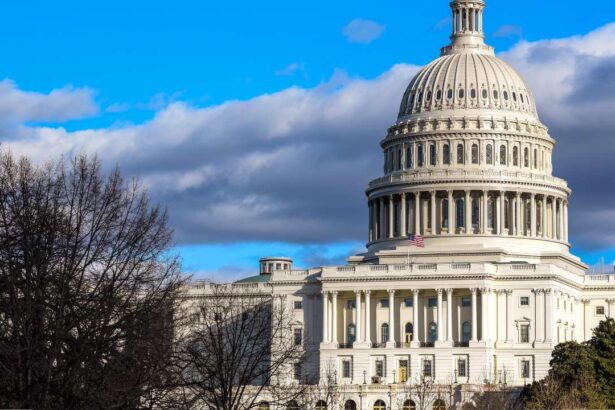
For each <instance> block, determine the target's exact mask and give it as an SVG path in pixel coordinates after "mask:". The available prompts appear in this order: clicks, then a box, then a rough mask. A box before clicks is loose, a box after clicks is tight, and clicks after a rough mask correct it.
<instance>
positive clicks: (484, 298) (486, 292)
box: [480, 288, 491, 343]
mask: <svg viewBox="0 0 615 410" xmlns="http://www.w3.org/2000/svg"><path fill="white" fill-rule="evenodd" d="M490 296H491V289H487V288H483V289H481V290H480V297H481V305H482V306H481V308H482V309H481V310H482V321H481V322H482V335H481V336H482V337H481V342H487V343H488V342H490V341H491V335H490V334H489V297H490Z"/></svg>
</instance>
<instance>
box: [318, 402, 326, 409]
mask: <svg viewBox="0 0 615 410" xmlns="http://www.w3.org/2000/svg"><path fill="white" fill-rule="evenodd" d="M316 410H327V403H326V402H325V401H324V400H318V401H317V402H316Z"/></svg>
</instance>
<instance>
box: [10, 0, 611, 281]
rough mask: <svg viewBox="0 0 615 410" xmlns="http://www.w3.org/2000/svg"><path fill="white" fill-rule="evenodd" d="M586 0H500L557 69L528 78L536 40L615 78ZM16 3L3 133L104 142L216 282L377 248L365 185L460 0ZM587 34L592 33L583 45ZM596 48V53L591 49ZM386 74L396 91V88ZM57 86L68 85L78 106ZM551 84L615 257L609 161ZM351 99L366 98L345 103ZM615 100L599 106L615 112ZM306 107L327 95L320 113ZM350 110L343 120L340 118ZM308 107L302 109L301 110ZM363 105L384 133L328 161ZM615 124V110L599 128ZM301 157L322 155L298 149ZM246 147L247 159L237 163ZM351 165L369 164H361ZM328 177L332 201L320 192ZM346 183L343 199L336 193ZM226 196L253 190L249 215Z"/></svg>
mask: <svg viewBox="0 0 615 410" xmlns="http://www.w3.org/2000/svg"><path fill="white" fill-rule="evenodd" d="M580 6H581V5H580V4H579V3H578V2H573V1H570V0H564V1H544V0H542V1H536V0H533V1H530V0H515V1H512V0H506V1H504V0H497V1H496V0H487V11H486V15H485V30H486V34H487V37H488V39H487V41H488V42H489V44H491V45H493V46H495V47H496V50H497V51H498V52H503V53H504V55H506V56H507V57H506V56H505V57H504V58H507V59H508V60H510V61H511V62H513V63H514V62H517V65H516V66H519V67H520V70H521V72H522V74H524V75H525V76H526V78H527V79H528V81H529V82H530V84H531V85H533V86H540V84H541V83H540V79H535V78H528V75H529V76H530V77H532V75H531V73H533V72H534V71H533V70H535V66H534V65H532V64H536V61H535V59H534V60H533V59H532V58H531V56H530V54H528V53H527V49H528V48H531V49H538V50H541V49H549V50H551V51H552V53H551V54H545V55H548V56H550V57H547V59H550V60H548V61H546V62H545V64H553V65H554V66H557V65H558V64H559V65H561V63H560V61H565V62H566V64H572V65H575V67H581V66H583V64H590V63H588V61H590V62H591V64H594V65H592V66H591V67H590V68H591V69H596V70H598V68H599V67H602V71H596V72H601V73H605V72H606V75H607V76H610V74H611V72H615V69H613V70H611V60H613V55H612V54H609V53H607V52H606V51H603V50H602V49H601V48H600V47H604V48H609V46H611V48H612V44H613V42H610V43H609V41H610V40H611V37H609V36H610V31H609V30H606V31H607V33H606V34H604V33H602V32H600V33H598V34H591V33H593V32H595V31H596V30H600V29H601V28H604V27H605V26H607V25H608V24H610V23H612V22H613V21H615V2H612V1H592V2H586V3H584V4H582V10H581V9H580V8H579V7H580ZM0 15H1V17H0V19H1V24H0V38H2V39H4V40H3V41H2V42H1V43H0V47H1V48H2V56H3V58H2V68H1V73H0V74H1V77H2V78H5V79H7V80H6V81H8V80H10V82H6V83H5V84H4V85H5V86H6V87H5V88H6V90H5V93H4V94H2V95H0V131H1V132H2V140H3V142H6V143H7V145H9V146H12V147H15V148H14V149H15V150H16V151H17V152H23V153H25V154H28V155H32V156H34V157H36V158H38V157H41V156H42V157H44V155H48V154H41V153H49V152H50V149H49V147H48V146H46V145H45V144H52V145H50V146H52V147H53V149H52V150H51V151H53V152H54V153H67V152H68V153H75V152H79V151H86V152H90V151H91V152H98V153H99V155H101V157H102V158H103V160H107V161H108V162H109V163H119V164H120V166H121V167H122V169H124V170H125V172H126V173H128V174H131V175H135V176H138V177H140V178H142V179H143V180H144V181H145V183H146V185H147V186H148V187H149V188H150V189H151V190H152V192H153V194H154V197H155V198H156V199H157V200H159V201H160V202H163V203H165V204H167V205H168V206H169V209H170V211H171V215H172V218H175V219H172V221H174V223H176V224H177V231H178V236H177V249H178V251H179V252H180V253H181V254H182V255H183V256H184V260H185V264H184V268H185V269H186V271H188V272H191V273H194V274H195V275H197V276H214V277H217V278H235V277H237V276H241V275H247V274H249V273H250V272H251V271H253V270H256V268H257V259H258V257H259V256H263V255H271V254H283V255H288V256H293V257H295V258H296V259H297V262H298V264H299V265H303V266H306V265H311V264H319V263H322V264H326V263H340V262H342V261H343V259H344V255H347V254H348V253H350V252H353V251H356V250H357V249H360V248H361V246H362V243H363V240H364V236H365V232H364V231H365V226H366V224H365V221H364V218H365V216H366V215H367V213H366V212H364V209H363V207H364V203H363V196H362V189H363V188H364V186H365V185H366V184H367V182H368V180H369V179H370V178H372V177H375V176H377V174H378V172H379V170H380V163H379V158H380V155H379V147H378V141H379V139H380V137H381V136H382V133H383V132H384V130H385V128H386V125H387V124H389V123H391V122H392V121H393V119H394V115H395V111H396V105H397V104H398V103H399V97H400V96H401V93H402V92H403V88H404V86H405V84H406V83H407V82H408V81H409V79H410V78H411V76H412V74H413V73H414V72H415V71H416V69H417V68H418V66H421V65H423V64H425V63H427V62H429V61H430V60H432V59H434V58H435V57H437V55H438V51H439V49H440V47H442V46H444V45H446V44H447V42H448V35H449V31H450V19H449V8H448V1H446V0H430V1H414V0H406V1H400V0H395V1H391V0H385V1H379V2H374V1H371V2H368V1H352V2H350V1H336V2H331V1H323V0H314V1H310V2H288V1H261V2H253V1H233V2H231V1H218V2H211V1H196V0H195V1H188V0H176V1H174V2H162V1H130V2H126V1H117V0H108V1H106V2H104V3H103V2H83V1H54V2H49V1H28V2H2V13H0ZM576 36H588V37H587V39H586V40H587V41H586V42H585V43H583V44H582V45H578V44H577V43H578V42H577V41H576V40H575V39H576V38H577V37H576ZM549 39H561V42H562V43H561V44H565V46H566V47H571V49H574V50H575V51H574V53H572V54H574V55H575V56H577V57H578V58H575V59H573V60H567V58H570V53H567V54H566V56H560V55H559V54H558V55H557V56H554V55H555V54H557V53H556V52H555V51H554V50H561V49H562V46H561V44H560V43H553V42H549V41H548V40H549ZM597 43H600V44H599V45H596V44H597ZM575 47H576V48H575ZM583 47H585V48H591V47H595V48H596V50H595V51H594V52H591V53H589V54H587V53H584V52H583V50H582V48H583ZM523 53H526V54H523ZM588 55H589V56H591V58H588ZM528 56H530V57H528ZM597 60H600V61H597ZM605 67H606V68H605ZM605 70H606V71H605ZM577 71H578V70H577ZM577 71H575V72H574V73H572V72H571V73H568V74H567V75H568V76H569V77H570V76H572V75H578V72H577ZM563 78H566V77H563ZM609 78H610V77H609ZM614 78H615V76H614ZM581 80H582V78H580V79H579V80H578V83H579V84H580V83H581ZM534 82H536V84H534ZM583 84H585V88H586V89H589V88H591V86H592V84H589V83H587V82H585V83H583ZM609 84H610V83H609ZM614 84H615V82H614ZM384 85H386V86H387V87H390V88H391V91H387V92H386V93H385V92H380V90H381V87H383V86H384ZM53 90H56V91H57V90H61V94H62V98H64V99H63V100H62V104H58V102H57V98H58V93H57V92H56V93H55V94H54V91H53ZM580 91H582V90H580ZM580 91H579V92H580ZM370 93H373V94H370ZM0 94H1V93H0ZM538 94H539V95H538V101H539V103H542V104H543V105H544V106H545V107H546V108H545V114H544V115H543V119H545V120H546V122H547V124H548V125H549V126H550V127H551V129H552V131H554V132H559V134H560V135H562V137H561V138H562V149H561V153H560V154H559V157H556V167H557V166H558V165H560V166H561V170H562V172H560V173H559V174H560V175H562V176H563V177H566V178H569V179H572V182H573V183H575V184H576V185H575V186H573V189H575V192H576V193H577V194H575V196H574V197H573V201H576V200H577V198H578V197H580V198H581V199H579V202H578V203H579V205H578V206H577V208H576V209H575V208H573V209H572V210H571V211H572V212H573V213H571V219H572V218H575V215H576V216H577V217H576V219H577V220H578V222H577V223H576V224H575V223H573V225H572V229H573V231H572V240H573V244H574V245H575V250H576V251H577V252H578V253H579V254H581V255H582V256H583V257H584V258H585V260H586V261H587V262H589V263H594V262H595V261H596V260H598V258H600V257H601V256H605V257H606V259H607V261H609V260H613V259H615V243H614V242H613V238H614V237H613V233H612V232H613V229H612V228H615V223H613V224H611V225H608V228H605V227H603V225H604V224H601V223H600V222H599V221H597V220H596V219H597V216H596V215H601V218H606V219H608V220H612V219H615V217H614V215H613V213H612V212H611V207H609V206H608V204H609V200H610V199H612V198H611V197H608V196H607V194H606V193H603V192H598V193H599V194H601V195H604V199H605V200H606V205H605V206H604V207H603V208H596V207H595V205H593V203H592V201H590V200H589V198H590V196H591V195H592V193H593V192H594V191H592V186H593V183H594V182H595V181H594V180H593V177H594V175H592V174H587V175H586V174H583V177H581V175H580V174H579V173H578V172H577V171H575V170H574V169H573V168H572V167H568V168H566V164H568V163H570V160H569V155H571V154H570V153H572V152H575V145H574V144H575V143H576V142H575V140H573V137H572V131H570V130H571V129H574V128H573V127H574V126H576V125H577V124H568V123H566V126H564V125H562V126H561V129H560V128H558V123H560V122H559V120H560V119H562V118H563V119H565V118H567V117H566V107H565V106H563V105H561V110H560V111H557V110H555V109H551V108H550V107H549V106H550V105H551V100H550V98H551V97H552V96H550V95H549V93H548V92H543V93H540V92H538ZM15 95H17V96H18V97H19V98H21V99H20V100H18V101H25V100H24V99H33V100H34V102H32V103H31V105H27V106H28V107H30V109H31V111H32V112H24V110H21V111H19V110H16V109H15V108H6V109H3V108H2V107H4V105H3V104H2V103H3V98H4V101H6V106H11V105H10V104H11V102H13V101H14V100H12V99H11V98H14V97H15ZM370 95H373V96H372V97H371V98H367V97H366V96H370ZM385 97H386V98H385ZM553 98H555V97H553ZM559 98H561V96H560V97H559ZM361 99H365V101H362V100H361ZM348 100H353V104H355V105H356V106H354V107H348V104H346V105H344V104H345V101H348ZM27 101H30V100H27ZM354 101H358V102H354ZM558 101H559V100H558ZM561 101H565V99H562V100H561ZM612 103H613V101H611V100H605V101H602V102H600V104H601V105H600V106H599V107H600V108H604V110H605V111H607V112H608V110H610V109H612V107H613V106H612V105H611V104H612ZM293 104H296V105H293ZM306 104H314V107H317V108H315V109H314V111H313V112H308V113H307V114H306V113H305V112H304V111H301V110H304V109H305V108H304V106H305V105H306ZM562 104H563V103H562ZM548 105H549V106H548ZM552 106H554V107H560V105H558V104H555V103H553V104H552ZM50 107H51V108H50ZM54 107H55V108H54ZM58 107H61V108H58ZM318 107H319V108H318ZM357 107H360V110H358V109H357ZM52 108H54V109H52ZM60 109H62V110H65V113H64V114H62V113H59V112H58V111H59V110H60ZM325 110H327V112H326V113H323V112H324V111H325ZM336 110H338V111H339V112H340V114H339V116H338V117H339V118H338V117H335V118H333V117H334V116H335V112H337V111H336ZM352 110H357V111H358V112H356V113H353V111H352ZM18 111H19V112H18ZM298 112H300V113H302V116H301V118H299V115H297V118H294V117H293V120H292V121H290V120H288V119H287V118H288V117H289V116H293V115H294V114H295V113H298ZM310 115H311V117H310ZM258 116H263V117H265V120H266V121H265V120H263V119H262V118H258ZM305 118H311V120H306V119H305ZM348 119H351V120H354V119H356V121H357V122H359V123H360V122H362V121H363V122H364V124H359V125H360V127H359V128H360V129H367V130H369V134H368V133H366V134H365V135H363V134H362V135H361V139H360V141H361V144H359V146H357V147H354V146H353V148H352V150H356V152H352V156H351V155H350V154H349V155H348V157H347V158H346V157H344V161H340V164H339V167H337V168H335V167H333V168H326V169H325V168H323V167H321V166H320V165H319V164H324V163H325V162H326V161H328V160H330V158H337V157H338V155H337V154H336V151H335V150H336V149H338V148H339V147H340V146H344V147H346V148H347V147H348V138H349V137H350V136H351V135H352V134H353V133H355V132H359V131H357V129H354V128H345V125H343V124H342V122H343V123H344V124H345V123H347V122H348ZM216 121H217V122H216ZM234 121H236V122H237V123H238V124H235V125H228V126H226V125H225V127H227V128H225V129H224V130H222V131H220V130H219V128H220V127H222V123H231V124H232V123H233V122H234ZM310 121H311V122H310ZM336 121H337V122H336ZM186 124H189V125H186ZM204 124H205V125H204ZM323 124H324V125H323ZM561 124H564V121H562V122H561ZM611 125H612V124H610V123H606V122H605V123H604V124H602V128H599V127H598V128H596V129H595V130H592V133H589V134H588V135H589V136H588V138H590V136H591V135H594V134H595V135H602V134H604V132H605V131H606V132H608V131H609V130H611V129H612V128H611ZM184 128H185V129H184ZM567 132H570V137H568V134H567ZM252 133H259V135H261V136H264V137H263V138H262V139H260V140H259V139H257V138H255V137H253V136H251V135H250V134H252ZM344 133H345V134H347V136H341V137H340V136H339V135H340V134H344ZM590 134H591V135H590ZM611 134H612V133H611ZM50 135H51V136H50ZM169 135H171V136H169ZM210 135H211V136H212V137H211V138H210V137H209V136H210ZM214 136H215V137H214ZM324 136H328V137H327V138H329V140H325V139H324ZM321 137H322V138H321ZM554 137H555V138H556V139H558V134H555V135H554ZM208 138H209V139H208ZM282 139H285V140H292V141H293V143H292V144H286V143H284V142H281V141H282ZM110 140H113V141H114V142H112V143H110V142H108V141H110ZM332 140H334V141H335V142H331V141H332ZM597 140H598V137H596V141H597ZM50 141H51V142H50ZM194 141H198V144H196V143H194V144H192V142H194ZM220 141H222V142H223V143H224V144H222V143H221V142H220ZM603 144H604V149H602V151H603V152H609V153H612V152H613V144H612V143H610V142H608V141H607V142H603ZM101 147H102V148H101ZM289 153H292V154H294V155H297V156H298V157H297V158H301V159H303V160H306V161H305V162H303V163H304V164H305V163H307V162H310V161H313V163H312V166H306V167H305V168H301V167H298V166H297V163H296V162H295V163H293V161H286V160H284V159H283V158H284V157H285V156H287V155H288V154H289ZM201 154H202V155H201ZM282 154H284V156H283V155H282ZM210 155H211V157H210ZM227 156H228V157H227ZM220 158H225V161H224V162H223V163H222V164H219V163H218V162H216V161H217V160H218V159H220ZM227 158H228V159H227ZM236 158H242V161H241V163H240V166H241V167H245V169H244V168H241V172H237V174H234V172H235V170H236V169H237V167H234V168H233V169H230V165H229V169H226V168H224V171H222V170H221V169H222V168H223V167H224V166H225V165H228V164H231V163H232V161H234V160H236ZM587 158H588V160H591V158H593V157H592V156H591V155H590V154H588V156H587ZM610 158H612V157H610ZM599 162H600V161H599ZM366 163H367V164H369V165H368V166H364V164H366ZM185 164H190V165H189V166H188V165H186V166H184V165H185ZM246 164H247V165H246ZM263 164H275V165H274V166H264V165H263ZM352 166H356V167H358V168H361V172H358V173H356V174H355V175H353V174H352V173H350V172H348V171H347V169H348V167H352ZM285 167H287V168H285ZM604 167H607V165H604ZM264 168H266V176H262V177H260V174H259V172H261V171H262V170H263V169H264ZM288 170H292V172H290V171H288ZM325 171H326V172H325ZM609 171H612V169H609ZM263 172H264V171H263ZM556 173H557V169H556ZM256 174H258V175H259V177H257V176H256ZM289 174H292V178H291V177H290V176H289ZM597 174H598V171H596V174H595V175H597ZM229 175H232V177H231V176H229ZM611 175H612V173H611ZM575 177H577V179H576V180H575ZM226 178H227V179H226ZM336 178H338V179H337V180H336ZM314 181H317V182H319V185H311V184H312V183H313V182H314ZM323 181H326V183H324V182H323ZM336 181H337V182H336ZM590 181H591V182H590ZM608 182H610V183H611V188H610V191H614V190H613V189H612V188H613V186H612V182H611V181H608ZM318 186H323V187H322V194H323V197H322V199H319V198H316V199H314V197H318V196H319V194H320V192H319V191H318V189H319V188H317V187H318ZM341 186H343V187H344V188H343V189H342V188H340V187H341ZM607 186H608V185H607ZM301 187H304V188H303V189H300V188H301ZM256 188H258V189H256ZM593 189H594V190H595V189H597V188H596V187H595V186H594V188H593ZM601 189H602V191H605V190H606V189H605V188H601ZM252 190H254V191H253V192H252ZM340 190H341V191H342V193H343V198H342V197H339V198H338V197H336V196H335V195H333V196H329V195H327V194H328V193H331V192H337V191H340ZM247 191H250V192H247ZM342 193H340V194H339V195H342ZM289 198H298V199H297V200H296V202H293V201H292V200H291V199H289ZM327 198H329V199H327ZM583 198H585V199H583ZM345 201H348V202H347V203H346V202H345ZM217 203H218V204H220V203H230V204H237V207H236V209H235V212H236V214H233V213H232V212H231V211H228V209H227V210H221V207H217V206H216V204H217ZM272 204H273V205H272ZM302 204H303V205H302ZM353 204H356V205H353ZM227 208H228V207H227ZM351 208H352V209H351ZM233 209H234V208H233ZM346 210H349V211H348V212H346ZM574 211H577V214H575V213H574ZM278 215H282V216H278ZM579 215H582V216H579ZM244 218H245V219H244ZM327 218H328V219H327ZM323 219H324V221H323ZM319 221H322V222H319ZM588 221H589V222H588ZM257 222H258V223H257ZM238 226H239V227H238ZM588 227H591V229H590V228H588ZM240 228H241V229H240ZM601 229H603V230H601Z"/></svg>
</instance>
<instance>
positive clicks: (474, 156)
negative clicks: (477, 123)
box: [472, 144, 479, 165]
mask: <svg viewBox="0 0 615 410" xmlns="http://www.w3.org/2000/svg"><path fill="white" fill-rule="evenodd" d="M478 158H479V156H478V144H473V145H472V164H474V165H476V164H478V162H479V161H478Z"/></svg>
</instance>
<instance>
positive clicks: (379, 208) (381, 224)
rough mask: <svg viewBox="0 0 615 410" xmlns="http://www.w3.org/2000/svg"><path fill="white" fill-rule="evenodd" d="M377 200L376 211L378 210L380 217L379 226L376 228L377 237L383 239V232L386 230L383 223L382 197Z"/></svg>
mask: <svg viewBox="0 0 615 410" xmlns="http://www.w3.org/2000/svg"><path fill="white" fill-rule="evenodd" d="M378 202H379V204H378V211H379V214H380V217H379V225H380V228H379V229H378V231H379V232H378V239H384V238H386V236H385V235H386V234H385V232H386V225H385V223H384V198H380V200H379V201H378Z"/></svg>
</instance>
